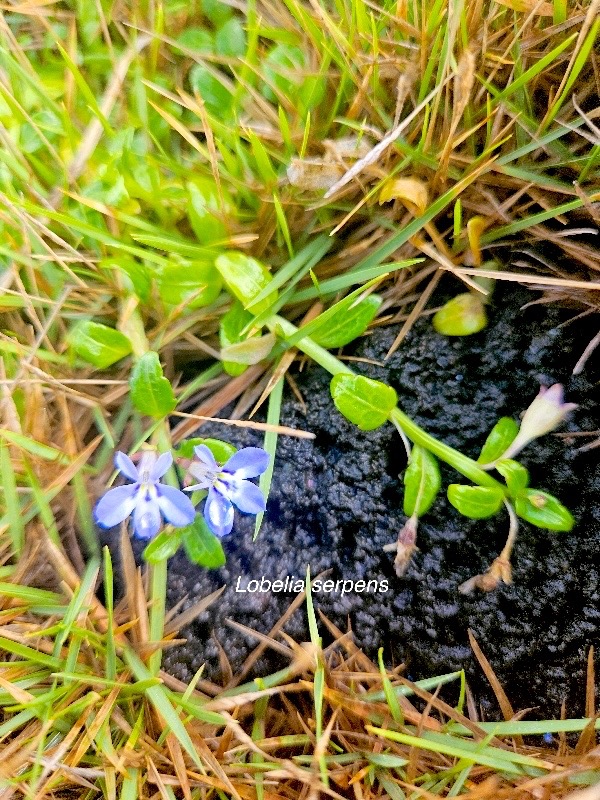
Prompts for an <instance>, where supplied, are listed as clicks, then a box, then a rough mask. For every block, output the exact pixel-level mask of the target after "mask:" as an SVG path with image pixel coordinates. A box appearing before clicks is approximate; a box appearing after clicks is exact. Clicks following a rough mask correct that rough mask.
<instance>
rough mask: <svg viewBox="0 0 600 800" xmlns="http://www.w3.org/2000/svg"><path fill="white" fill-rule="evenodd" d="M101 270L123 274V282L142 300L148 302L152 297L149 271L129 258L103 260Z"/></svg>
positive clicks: (100, 264) (99, 264)
mask: <svg viewBox="0 0 600 800" xmlns="http://www.w3.org/2000/svg"><path fill="white" fill-rule="evenodd" d="M98 266H99V267H100V268H101V269H107V270H112V271H114V272H120V273H122V280H123V282H124V283H125V285H126V286H127V288H129V287H131V290H132V291H133V292H135V294H137V296H138V297H139V298H140V300H143V301H144V302H146V301H147V300H148V298H149V296H150V288H151V281H150V276H149V274H148V269H147V268H146V267H145V266H144V265H143V264H140V263H139V261H136V260H135V259H134V258H130V257H129V256H120V257H119V258H103V259H102V261H100V262H99V263H98Z"/></svg>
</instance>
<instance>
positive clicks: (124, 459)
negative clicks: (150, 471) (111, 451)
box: [115, 450, 140, 483]
mask: <svg viewBox="0 0 600 800" xmlns="http://www.w3.org/2000/svg"><path fill="white" fill-rule="evenodd" d="M115 467H116V468H117V469H118V470H119V472H120V473H121V474H122V475H124V476H125V477H126V478H129V480H130V481H133V482H134V483H136V482H137V481H139V479H140V475H139V473H138V469H137V467H136V465H135V464H134V463H133V461H132V460H131V459H130V458H129V456H128V455H127V453H122V452H121V451H120V450H118V451H117V452H116V453H115Z"/></svg>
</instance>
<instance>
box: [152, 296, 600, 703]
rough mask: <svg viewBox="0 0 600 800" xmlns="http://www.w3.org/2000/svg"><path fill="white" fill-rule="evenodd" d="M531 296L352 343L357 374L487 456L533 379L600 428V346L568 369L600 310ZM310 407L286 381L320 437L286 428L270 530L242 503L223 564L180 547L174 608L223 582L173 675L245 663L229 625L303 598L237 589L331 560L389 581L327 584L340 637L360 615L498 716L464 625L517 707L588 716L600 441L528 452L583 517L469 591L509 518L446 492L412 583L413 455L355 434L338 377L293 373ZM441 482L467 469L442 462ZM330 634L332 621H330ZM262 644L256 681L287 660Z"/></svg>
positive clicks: (299, 622)
mask: <svg viewBox="0 0 600 800" xmlns="http://www.w3.org/2000/svg"><path fill="white" fill-rule="evenodd" d="M538 298H539V294H538V293H536V292H531V291H527V290H525V289H522V288H520V287H519V288H516V289H515V287H514V286H510V287H509V288H506V287H502V286H499V287H498V290H497V292H496V295H495V300H494V304H493V305H492V307H491V308H490V324H489V326H488V327H487V328H486V329H485V330H484V331H482V332H481V333H479V334H477V335H474V336H469V337H465V338H446V337H444V336H441V335H439V334H437V333H436V332H435V331H434V330H433V329H432V326H431V320H430V319H428V318H422V319H420V320H419V321H418V322H417V324H416V325H415V326H414V328H413V329H412V331H411V333H410V334H409V336H408V337H407V339H406V340H405V341H404V343H403V344H402V346H401V347H400V349H399V350H398V351H397V352H396V353H395V355H393V356H392V357H391V358H390V359H389V360H388V361H387V362H385V363H384V358H385V355H386V353H387V351H388V349H389V347H390V345H391V344H392V342H393V341H394V338H395V336H396V335H397V333H398V326H392V327H384V328H379V329H376V330H374V331H373V332H372V333H371V334H370V335H368V336H366V337H364V338H363V339H362V340H360V341H359V342H358V343H355V345H354V346H353V348H348V349H347V353H351V354H352V355H355V356H358V357H361V358H364V359H368V360H369V361H375V362H378V365H377V364H373V363H369V362H364V363H356V364H355V367H356V369H357V370H358V371H360V372H361V373H363V374H365V375H368V376H370V377H373V378H377V379H379V380H383V381H386V382H388V383H389V384H390V385H391V386H393V387H394V388H395V389H396V391H397V392H398V396H399V400H400V406H401V407H402V408H403V409H404V410H405V411H406V412H407V413H408V414H409V415H411V416H412V417H413V418H414V419H415V420H416V421H417V422H418V423H419V424H421V425H422V426H423V427H424V428H426V429H427V430H428V431H429V432H430V433H432V434H434V435H435V436H437V437H439V438H440V439H441V440H443V441H445V442H446V443H448V444H449V445H452V446H453V447H455V448H458V449H460V450H462V451H463V452H464V453H466V454H468V455H470V456H472V457H475V458H476V457H477V455H478V453H479V450H480V448H481V446H482V444H483V442H484V440H485V438H486V436H487V434H488V432H489V430H490V429H491V427H492V426H493V425H494V423H495V422H496V421H497V419H498V418H499V417H500V416H502V415H510V416H514V417H515V418H517V419H518V416H519V414H520V413H522V411H523V410H524V409H525V408H526V407H527V405H528V404H529V403H530V402H531V400H533V398H534V397H535V396H536V394H537V392H538V390H539V387H540V384H545V385H547V386H548V385H550V384H552V383H555V382H561V383H563V384H564V385H565V393H566V398H567V400H568V401H570V402H577V403H579V404H580V405H579V408H578V409H577V410H576V411H575V412H574V413H573V414H572V415H571V418H570V419H569V420H568V421H567V423H566V424H565V425H564V426H563V427H562V428H561V431H562V432H563V434H564V433H568V432H578V431H596V430H598V428H600V424H599V423H600V419H599V413H598V406H597V401H596V398H597V394H596V384H597V381H598V377H599V368H600V352H599V353H597V354H594V355H593V356H592V357H591V358H590V360H589V361H588V363H587V365H586V367H585V369H584V371H583V373H582V374H581V375H580V376H576V377H573V376H572V374H571V373H572V370H573V367H574V365H575V363H576V362H577V359H578V358H579V356H580V355H581V353H582V352H583V350H584V348H585V346H586V345H587V343H588V341H589V340H590V339H591V337H592V336H593V335H594V334H595V333H596V331H597V324H598V323H597V317H592V318H590V317H587V318H584V319H578V320H574V321H573V318H574V317H575V316H576V315H577V312H576V311H573V310H567V309H565V308H560V307H558V306H556V305H540V304H534V305H531V303H532V301H535V300H536V299H538ZM296 380H297V383H298V386H299V388H300V391H301V393H302V395H303V397H304V399H305V402H306V414H305V413H304V411H303V409H302V407H301V404H300V403H299V402H298V400H297V399H296V398H295V397H294V395H293V394H292V393H291V392H290V391H288V390H287V389H286V394H285V396H284V403H283V408H282V417H281V422H282V424H285V425H289V426H293V427H297V428H302V429H305V430H309V431H312V432H313V433H314V434H315V439H314V440H306V439H297V438H292V437H285V436H282V437H280V438H279V444H278V450H277V458H276V463H275V472H274V478H273V486H272V490H271V494H270V497H269V502H268V510H267V514H266V516H265V519H264V522H263V526H262V530H261V532H260V536H259V538H258V539H257V541H255V542H253V541H252V534H253V528H254V518H253V517H252V518H251V517H247V516H244V515H241V514H238V515H237V517H236V525H235V528H234V531H233V533H232V534H231V535H230V536H228V537H226V539H225V540H224V546H225V550H226V553H227V565H226V567H224V568H222V569H220V570H217V571H205V570H203V569H199V568H198V567H195V566H193V565H190V564H189V562H187V560H186V559H185V556H184V555H183V553H182V552H181V553H179V554H178V555H177V556H176V557H175V558H174V559H173V560H172V561H171V563H170V566H169V590H168V594H169V597H168V599H169V602H170V604H174V603H176V602H177V601H179V600H181V598H183V597H187V598H188V599H187V601H186V604H187V605H190V604H192V603H194V602H196V601H197V600H198V599H200V598H201V597H203V596H205V595H207V594H208V593H209V592H212V591H214V590H215V589H217V588H219V587H221V586H223V585H225V586H226V589H225V592H224V593H223V595H222V596H221V597H220V599H219V600H218V601H217V603H216V604H215V605H213V606H212V607H211V608H210V609H209V610H207V611H206V612H205V613H204V614H203V615H202V616H201V617H200V618H199V619H198V620H197V621H196V622H195V623H194V624H193V625H191V626H189V628H187V629H186V630H184V631H183V632H182V633H183V635H184V636H186V637H187V643H186V644H185V645H183V646H180V647H178V648H176V649H173V650H170V651H168V652H167V654H166V657H165V667H166V669H167V670H168V671H169V672H171V673H173V674H174V675H176V676H177V677H179V678H181V679H183V680H189V679H190V678H191V677H192V676H193V675H194V673H195V672H196V671H197V670H198V668H199V667H200V666H201V665H202V664H204V663H205V664H206V672H205V675H209V676H211V677H213V678H216V679H218V677H219V673H220V661H219V646H218V644H217V642H219V643H220V646H221V647H222V648H223V650H224V652H225V654H226V655H227V658H228V659H229V661H230V663H231V667H232V669H233V671H234V673H235V671H236V670H237V669H238V668H239V667H240V666H241V665H242V663H243V661H244V659H245V658H246V656H247V655H248V654H249V652H250V651H251V650H252V649H253V648H254V647H255V646H256V644H257V641H256V640H254V639H252V638H251V637H250V636H248V635H245V634H243V633H241V632H239V631H238V630H235V629H233V628H232V627H230V626H229V625H228V624H227V620H228V619H231V620H234V621H236V622H238V623H241V624H242V625H245V626H247V627H249V628H253V629H255V630H257V631H260V632H263V633H267V632H268V631H269V630H270V629H271V628H272V627H273V626H274V625H275V623H276V622H277V621H278V619H279V618H280V617H281V615H282V614H283V613H284V612H285V610H286V609H287V608H288V606H289V604H290V603H291V602H292V600H293V599H294V598H295V597H296V595H295V594H294V593H293V592H288V593H273V592H264V593H260V592H255V593H249V592H241V591H236V588H238V589H241V588H244V587H247V586H248V583H249V581H250V580H252V579H258V580H259V581H260V579H261V577H262V576H265V577H266V579H269V580H271V581H273V580H275V579H281V580H285V578H286V577H287V576H295V578H296V579H301V578H303V577H304V575H305V573H306V568H307V565H310V570H311V575H312V576H317V575H318V574H319V573H322V572H325V571H329V574H328V576H327V577H328V578H330V579H332V580H333V581H338V580H341V579H344V580H353V581H355V582H356V581H359V580H364V581H369V580H371V581H372V580H375V581H378V582H379V588H381V582H382V581H384V580H386V581H387V583H388V587H389V588H388V591H383V592H382V591H377V592H373V591H371V592H366V591H363V592H362V593H357V592H351V593H347V594H343V595H342V593H341V591H338V592H332V593H325V592H320V593H318V594H315V595H314V601H315V605H316V606H317V607H318V608H320V609H321V610H322V611H323V612H324V614H326V615H327V616H328V617H329V618H330V619H331V620H332V621H333V622H335V624H336V625H337V626H338V627H340V628H341V629H342V630H347V627H348V625H350V626H351V628H352V630H353V632H354V637H355V641H356V643H357V644H358V645H359V646H360V647H361V648H363V649H364V650H365V652H366V653H367V654H368V655H369V656H371V657H374V656H376V654H377V650H378V648H380V647H383V648H384V655H385V661H386V663H388V664H393V665H397V664H399V663H401V662H404V663H405V664H406V668H407V674H408V675H410V677H411V678H412V679H414V680H418V679H420V678H425V677H431V676H433V675H438V674H442V673H447V672H450V671H453V670H457V669H461V668H464V669H465V670H466V672H467V676H468V679H469V683H470V686H471V689H472V690H473V692H474V695H475V697H476V699H477V701H478V703H479V704H480V705H481V707H482V708H483V710H484V711H485V713H486V714H488V715H489V716H495V715H497V713H498V706H497V703H496V701H495V700H494V696H493V693H492V692H491V689H490V688H489V686H488V684H487V683H486V680H485V678H484V677H483V674H482V671H481V669H480V667H479V666H478V665H477V662H476V660H475V658H474V656H473V654H472V651H471V649H470V647H469V643H468V634H467V632H468V630H469V629H471V630H472V631H473V633H474V635H475V637H476V639H477V641H478V642H479V645H480V646H481V648H482V650H483V652H484V653H485V655H486V656H487V658H488V659H489V661H490V662H491V664H492V667H493V669H494V670H495V672H496V674H497V676H498V677H499V679H500V681H501V683H502V684H503V686H504V688H505V690H506V692H507V694H508V696H509V698H510V700H511V702H512V703H513V705H514V707H515V708H516V709H523V708H533V709H534V710H533V712H532V713H533V714H534V715H544V716H558V715H560V712H561V704H562V703H563V701H565V702H566V711H567V714H568V715H570V716H577V715H582V714H583V712H584V696H585V669H586V661H587V655H588V651H589V648H590V645H592V644H594V643H596V644H597V641H598V631H599V629H600V602H599V601H600V589H599V583H598V579H599V574H600V559H599V554H600V495H599V493H598V489H599V487H600V472H599V469H598V460H599V456H600V449H598V450H590V451H589V452H584V453H582V452H579V448H580V447H581V446H582V445H583V444H585V443H586V442H590V441H592V440H593V438H594V437H569V436H565V435H547V436H545V437H543V439H541V440H539V441H537V442H535V443H533V444H531V445H530V446H529V447H528V448H527V449H526V450H525V451H523V453H522V457H521V460H522V462H523V463H524V464H525V466H526V467H527V468H528V469H529V470H530V473H531V485H532V486H535V487H537V488H541V489H545V490H546V491H549V492H551V493H552V494H554V495H556V496H557V497H558V498H559V499H561V500H562V501H563V502H564V503H565V504H566V505H568V507H569V508H570V509H571V511H572V512H573V514H574V516H575V518H576V520H577V524H576V526H575V528H574V530H573V531H572V532H570V533H553V532H549V531H544V530H540V529H537V528H534V527H532V526H529V525H527V524H525V523H522V524H521V527H520V531H519V536H518V541H517V544H516V547H515V550H514V555H513V568H514V571H513V578H514V582H513V584H512V585H500V586H499V588H497V589H496V590H495V591H493V592H490V593H487V594H485V593H482V592H476V593H474V594H472V595H469V596H463V595H461V594H460V593H459V592H458V586H459V585H460V584H461V583H462V582H463V581H465V580H466V579H467V578H469V577H471V576H472V575H474V574H476V573H481V572H483V571H485V569H486V568H487V567H488V566H489V565H490V564H491V562H492V561H493V559H494V557H495V556H496V555H497V554H498V553H499V551H500V550H501V548H502V545H503V543H504V540H505V538H506V533H507V528H508V520H507V518H506V515H504V514H503V513H501V514H499V515H498V516H496V517H494V518H492V519H490V520H477V521H472V520H468V519H465V518H464V517H462V516H460V515H459V514H458V513H457V512H456V511H455V510H454V509H453V508H452V506H451V505H450V504H449V502H448V500H447V498H446V496H445V493H444V492H441V493H440V495H439V497H438V499H437V500H436V502H435V504H434V506H433V508H432V509H431V511H430V512H429V513H428V514H427V515H426V516H425V517H424V518H423V519H422V521H421V524H420V526H419V532H418V546H419V551H418V552H417V553H416V554H415V556H414V559H413V561H412V564H411V566H410V567H409V569H408V570H407V573H406V575H405V576H404V577H403V578H398V577H397V576H396V575H395V572H394V568H393V558H394V554H393V553H389V552H384V549H383V548H384V545H386V544H389V543H391V542H394V541H395V539H396V537H397V535H398V531H399V530H400V528H401V527H402V525H403V524H404V522H405V516H404V515H403V512H402V481H401V478H400V479H399V477H398V476H399V473H400V474H402V472H403V470H404V468H405V464H406V456H405V452H404V448H403V446H402V443H401V441H400V438H399V436H398V434H397V432H396V431H395V429H394V428H393V427H392V425H390V424H386V425H384V426H383V427H382V428H380V429H378V430H375V431H372V432H367V433H363V432H361V431H359V430H358V429H357V428H356V427H354V426H353V425H351V424H350V423H349V422H347V421H346V420H345V419H344V418H343V417H342V416H341V415H340V414H339V413H338V412H337V411H336V409H335V407H334V406H333V403H332V401H331V398H330V394H329V375H328V374H327V373H326V372H325V371H324V370H323V369H321V368H320V367H319V366H317V365H314V364H310V365H306V367H305V369H304V371H303V372H301V373H300V374H298V375H296ZM201 435H205V436H220V437H222V438H227V439H229V440H231V441H233V443H234V444H236V445H238V446H240V447H242V446H248V445H260V444H261V437H260V434H257V433H256V432H255V431H251V430H247V429H234V428H231V427H228V428H224V426H219V425H216V424H213V423H211V424H210V425H205V426H204V427H203V428H202V429H201ZM443 479H444V487H446V486H447V485H448V483H451V482H460V481H461V478H460V476H458V475H457V474H456V473H455V472H453V470H451V469H450V468H445V467H444V468H443ZM285 630H286V632H287V633H288V634H289V635H290V636H292V637H293V638H294V639H295V640H296V641H305V640H307V639H308V630H307V623H306V614H305V610H304V609H303V608H302V609H300V610H299V611H298V612H297V613H295V615H294V616H293V617H292V619H291V620H290V621H289V622H288V623H287V624H286V626H285ZM323 633H325V630H323ZM282 658H283V657H282V656H277V655H275V654H271V655H267V656H265V657H263V658H261V660H260V661H259V662H258V663H257V664H256V667H255V669H254V672H253V674H254V675H257V674H258V675H260V674H262V675H265V674H267V673H268V672H270V671H272V670H273V669H275V668H279V667H281V666H282V664H283V663H284V662H282V660H281V659H282Z"/></svg>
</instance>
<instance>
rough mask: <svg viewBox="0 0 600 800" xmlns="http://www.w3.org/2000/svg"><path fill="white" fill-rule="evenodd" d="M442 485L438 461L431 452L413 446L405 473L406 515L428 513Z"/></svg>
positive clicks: (418, 446) (418, 515)
mask: <svg viewBox="0 0 600 800" xmlns="http://www.w3.org/2000/svg"><path fill="white" fill-rule="evenodd" d="M441 485H442V476H441V475H440V468H439V465H438V462H437V459H436V457H435V456H434V455H432V454H431V453H430V452H429V450H425V449H424V448H423V447H421V446H420V445H418V444H415V445H413V448H412V451H411V454H410V461H409V463H408V467H407V468H406V472H405V473H404V513H405V514H406V515H407V516H408V517H412V515H413V514H416V515H417V517H421V516H422V515H423V514H425V513H427V511H429V509H430V508H431V505H432V503H433V501H434V500H435V498H436V497H437V494H438V492H439V490H440V487H441Z"/></svg>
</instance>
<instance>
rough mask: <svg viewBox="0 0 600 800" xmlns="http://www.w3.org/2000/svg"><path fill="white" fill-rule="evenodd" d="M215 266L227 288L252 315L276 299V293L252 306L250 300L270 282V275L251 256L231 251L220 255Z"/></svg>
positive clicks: (262, 265) (263, 266)
mask: <svg viewBox="0 0 600 800" xmlns="http://www.w3.org/2000/svg"><path fill="white" fill-rule="evenodd" d="M215 265H216V267H217V269H218V270H219V272H220V273H221V277H222V278H223V280H224V281H225V283H226V284H227V288H228V289H229V291H230V292H231V294H232V295H233V296H234V297H237V299H238V300H239V301H240V303H241V304H242V305H243V306H244V308H245V309H247V310H248V311H250V312H252V313H253V314H260V313H261V311H264V310H265V309H267V308H268V307H269V306H270V305H271V303H273V302H274V301H275V300H276V299H277V292H276V291H275V292H272V293H271V294H269V295H268V297H266V298H265V299H264V300H261V301H260V302H259V303H256V304H253V302H252V300H253V298H255V297H256V296H257V295H258V293H259V292H260V291H262V289H264V288H265V286H266V285H267V284H268V283H269V281H270V280H271V273H270V272H269V270H268V269H267V268H266V267H265V265H264V264H261V262H260V261H257V260H256V259H255V258H252V257H251V256H247V255H246V254H245V253H241V252H238V251H236V250H231V251H229V252H227V253H223V254H222V255H220V256H219V257H218V258H217V260H216V262H215Z"/></svg>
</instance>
